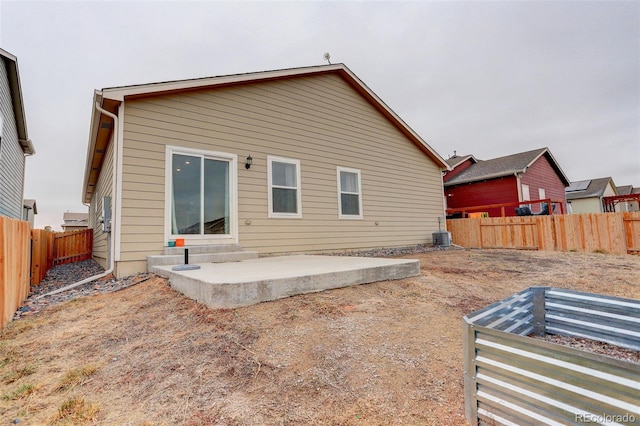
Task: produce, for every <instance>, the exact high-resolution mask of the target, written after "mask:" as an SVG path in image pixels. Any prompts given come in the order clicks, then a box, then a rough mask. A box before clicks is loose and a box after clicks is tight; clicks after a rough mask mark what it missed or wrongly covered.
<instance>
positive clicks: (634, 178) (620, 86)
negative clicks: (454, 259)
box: [0, 1, 640, 229]
mask: <svg viewBox="0 0 640 426" xmlns="http://www.w3.org/2000/svg"><path fill="white" fill-rule="evenodd" d="M0 47H2V48H3V49H5V50H7V51H9V52H10V53H12V54H14V55H16V56H17V57H18V64H19V67H20V76H21V80H22V81H21V82H22V88H23V96H24V102H25V108H26V113H27V120H28V129H29V135H30V137H31V139H32V140H33V142H34V145H35V147H36V151H37V153H36V155H35V156H34V157H31V158H29V159H28V160H27V183H26V190H25V197H26V198H35V199H36V200H37V203H38V211H39V214H38V216H36V225H37V226H38V227H44V226H45V225H52V226H54V227H56V229H59V228H58V227H59V225H60V224H61V223H62V212H64V211H67V210H71V211H84V210H83V209H85V207H84V206H83V205H82V204H81V188H82V179H83V174H84V164H85V156H86V145H87V141H88V131H89V120H90V117H91V108H92V105H91V99H92V95H93V91H94V90H95V89H101V88H103V87H112V86H122V85H129V84H139V83H150V82H156V81H167V80H179V79H185V78H196V77H207V76H215V75H225V74H234V73H245V72H253V71H263V70H272V69H280V68H291V67H301V66H309V65H319V64H323V63H325V61H324V59H323V57H322V56H323V54H324V53H325V52H329V53H330V54H331V61H332V62H333V63H336V62H343V63H345V64H346V65H347V66H348V67H349V68H350V69H351V70H352V71H353V72H354V73H355V74H356V75H358V77H360V79H362V80H363V81H364V82H365V84H367V85H368V86H369V87H370V88H371V89H372V90H373V91H374V92H375V93H376V94H377V95H378V96H379V97H380V98H382V100H383V101H384V102H385V103H387V105H389V107H391V108H392V109H393V110H394V111H395V112H396V113H397V114H398V115H399V116H400V117H402V118H403V120H404V121H405V122H406V123H407V124H408V125H409V126H411V127H412V128H413V129H414V130H415V131H416V132H418V134H420V135H421V136H422V137H423V138H424V139H425V140H426V141H427V142H428V143H429V144H430V145H431V146H432V147H433V148H434V149H435V150H436V151H437V152H438V153H440V155H442V156H443V157H445V158H446V157H448V156H449V155H451V154H453V151H454V150H456V151H457V153H458V154H468V153H471V154H474V155H475V156H476V157H477V158H479V159H489V158H493V157H497V156H502V155H509V154H513V153H517V152H521V151H527V150H530V149H535V148H541V147H549V148H550V149H551V152H552V153H553V155H554V156H555V157H556V159H557V160H558V162H559V163H560V165H561V167H562V168H563V170H564V171H565V173H566V174H567V176H568V177H569V179H571V180H581V179H589V178H598V177H604V176H611V177H613V179H614V181H615V183H616V184H617V185H629V184H631V185H634V186H640V2H632V1H626V2H623V1H621V2H616V1H607V2H581V1H572V2H453V1H445V2H366V1H365V2H340V1H334V2H206V1H202V2H147V1H138V2H133V1H132V2H12V1H3V2H1V3H0Z"/></svg>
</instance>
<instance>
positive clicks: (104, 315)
mask: <svg viewBox="0 0 640 426" xmlns="http://www.w3.org/2000/svg"><path fill="white" fill-rule="evenodd" d="M404 257H411V258H419V259H420V261H421V268H422V274H421V276H419V277H415V278H411V279H405V280H399V281H386V282H379V283H374V284H368V285H361V286H356V287H350V288H344V289H338V290H331V291H327V292H323V293H316V294H310V295H304V296H296V297H292V298H288V299H284V300H280V301H276V302H269V303H263V304H260V305H256V306H251V307H247V308H241V309H233V310H210V309H208V308H206V307H204V306H202V305H198V304H196V303H195V302H193V301H191V300H190V299H187V298H185V297H183V296H181V295H180V294H178V293H176V292H175V291H173V290H172V289H171V288H170V287H169V286H168V284H167V282H166V281H165V280H164V279H161V278H158V277H152V278H151V279H149V280H147V281H145V282H143V283H141V284H137V285H135V286H133V287H130V288H127V289H125V290H121V291H119V292H116V293H111V294H106V295H100V296H91V297H85V298H80V299H76V300H72V301H70V302H66V303H63V304H60V305H56V306H51V307H49V308H46V309H45V310H44V311H42V312H41V313H39V314H36V315H33V316H30V317H25V318H22V319H20V320H17V321H14V322H12V323H11V324H10V325H9V326H8V327H7V328H6V329H5V330H4V331H3V332H2V341H1V342H0V366H1V368H0V378H1V382H0V395H1V399H0V413H1V416H2V420H1V422H2V423H4V424H10V423H11V422H14V423H16V422H18V423H19V424H20V425H44V424H52V425H61V424H73V425H78V424H98V425H147V426H150V425H189V426H194V425H212V424H221V425H287V424H305V425H309V424H310V425H381V424H385V425H386V424H398V425H401V424H406V425H463V424H465V420H464V408H463V406H464V402H463V377H462V367H461V365H462V342H461V330H462V320H461V318H462V316H463V315H465V314H467V313H470V312H472V311H474V310H476V309H478V308H481V307H483V306H486V305H488V304H491V303H493V302H496V301H498V300H501V299H503V298H505V297H507V296H509V295H511V294H513V293H515V292H518V291H520V290H522V289H524V288H526V287H529V286H539V285H543V286H553V287H564V288H571V289H577V290H583V291H589V292H596V293H603V294H609V295H615V296H621V297H626V298H634V299H640V273H638V271H640V256H631V255H628V256H614V255H608V254H580V253H553V252H535V251H507V250H482V251H480V250H447V251H435V252H429V253H423V254H418V255H413V256H404Z"/></svg>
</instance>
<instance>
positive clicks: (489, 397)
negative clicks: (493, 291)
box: [463, 287, 640, 425]
mask: <svg viewBox="0 0 640 426" xmlns="http://www.w3.org/2000/svg"><path fill="white" fill-rule="evenodd" d="M463 324H464V334H463V339H464V341H463V347H464V387H465V389H464V392H465V415H466V418H467V421H468V422H469V423H470V424H472V425H478V424H480V425H482V424H491V425H494V424H504V425H531V424H548V425H567V424H569V425H571V424H585V423H591V424H623V425H625V424H638V423H639V422H640V364H635V363H632V362H627V361H623V360H619V359H615V358H612V357H609V356H604V355H598V354H594V353H590V352H585V351H581V350H578V349H573V348H570V347H567V346H563V345H559V344H554V343H549V342H545V341H542V340H539V339H534V338H532V337H527V336H528V335H530V334H532V333H535V334H539V335H542V334H545V333H548V334H559V335H565V336H576V337H584V338H589V339H593V340H598V341H604V342H607V343H610V344H613V345H617V346H620V347H624V348H628V349H633V350H640V301H638V300H631V299H622V298H616V297H609V296H602V295H597V294H591V293H583V292H576V291H569V290H564V289H558V288H550V287H530V288H528V289H526V290H524V291H522V292H520V293H517V294H515V295H513V296H511V297H508V298H506V299H504V300H502V301H500V302H498V303H495V304H493V305H490V306H487V307H485V308H483V309H480V310H478V311H476V312H473V313H471V314H469V315H466V316H465V317H464V318H463Z"/></svg>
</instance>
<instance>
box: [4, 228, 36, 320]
mask: <svg viewBox="0 0 640 426" xmlns="http://www.w3.org/2000/svg"><path fill="white" fill-rule="evenodd" d="M30 246H31V241H30V238H29V222H25V221H22V220H15V219H9V218H8V217H4V216H0V328H2V327H4V326H5V325H6V323H7V322H9V321H10V320H11V318H12V317H13V314H14V313H15V311H16V309H18V306H20V305H21V304H22V302H23V301H24V299H26V298H27V296H28V295H29V258H30V256H29V255H30Z"/></svg>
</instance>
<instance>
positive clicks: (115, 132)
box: [36, 102, 118, 300]
mask: <svg viewBox="0 0 640 426" xmlns="http://www.w3.org/2000/svg"><path fill="white" fill-rule="evenodd" d="M95 107H96V110H98V111H100V112H101V113H103V114H104V115H106V116H108V117H111V118H112V119H113V139H114V142H113V143H115V145H114V147H113V176H112V178H111V179H112V181H111V193H112V194H115V193H116V185H117V179H116V177H117V174H116V172H117V164H118V162H117V161H116V159H117V148H118V141H117V137H118V116H117V115H115V114H113V113H111V112H109V111H107V110H106V109H103V108H102V107H101V106H100V104H98V102H96V105H95ZM83 204H84V203H83ZM111 206H112V207H111V211H115V206H116V197H114V196H112V197H111ZM114 216H115V215H114V214H112V215H111V220H112V221H113V218H114ZM113 232H114V226H113V224H112V225H111V228H110V231H109V237H108V238H109V239H110V240H111V241H110V242H111V244H110V246H111V247H110V249H111V250H110V253H109V260H110V262H109V263H111V264H110V265H109V268H108V269H107V270H106V271H104V272H102V273H100V274H97V275H93V276H91V277H88V278H85V279H83V280H82V281H78V282H75V283H73V284H69V285H67V286H64V287H61V288H59V289H56V290H54V291H50V292H49V293H46V294H43V295H41V296H38V297H36V300H38V299H41V298H43V297H46V296H51V295H54V294H58V293H62V292H64V291H67V290H71V289H72V288H75V287H78V286H81V285H83V284H86V283H89V282H91V281H95V280H99V279H100V278H104V277H106V276H108V275H109V274H111V273H112V272H113V270H114V268H115V261H114V259H115V254H116V245H115V244H114V243H113Z"/></svg>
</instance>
